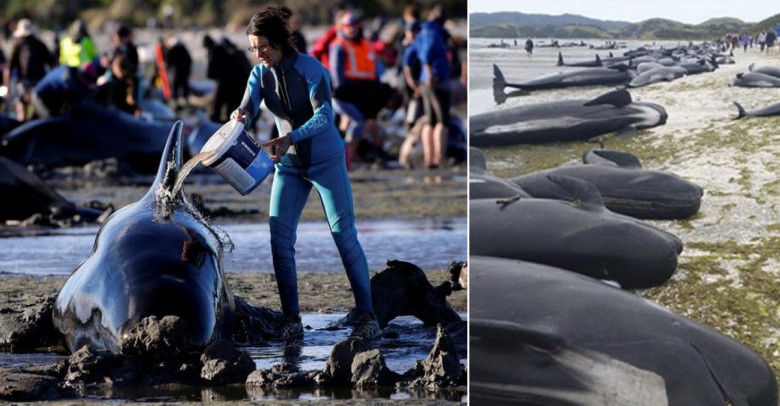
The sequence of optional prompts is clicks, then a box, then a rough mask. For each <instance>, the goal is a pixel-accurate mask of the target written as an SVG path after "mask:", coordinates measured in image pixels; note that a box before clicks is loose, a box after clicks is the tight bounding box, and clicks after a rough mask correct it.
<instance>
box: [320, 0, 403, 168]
mask: <svg viewBox="0 0 780 406" xmlns="http://www.w3.org/2000/svg"><path fill="white" fill-rule="evenodd" d="M380 66H381V65H380V64H379V63H378V61H377V57H376V54H375V51H374V47H373V44H372V43H371V42H370V41H368V39H366V38H365V37H364V36H363V28H362V25H361V24H360V20H359V19H358V17H357V15H355V14H354V13H352V12H347V13H345V14H344V15H343V16H342V17H341V19H340V20H339V30H338V37H337V38H336V40H335V41H334V42H333V43H332V44H331V46H330V74H331V81H332V83H333V89H334V91H333V98H334V109H335V110H336V112H337V113H339V114H340V115H341V116H342V126H340V129H341V130H342V131H345V133H346V140H347V142H348V143H350V142H352V143H355V145H354V146H355V147H356V148H358V147H359V146H360V145H366V146H368V147H369V148H368V149H369V151H367V152H366V153H365V154H360V152H358V154H359V155H365V158H366V160H368V161H374V160H376V159H380V160H381V162H382V163H385V161H386V159H387V157H386V154H385V152H384V150H383V148H382V145H383V143H384V137H383V136H382V134H381V131H380V129H379V125H378V124H377V121H376V117H377V114H378V113H379V111H380V110H382V108H383V107H385V105H386V104H387V102H388V100H389V99H390V97H391V95H392V93H393V90H392V88H391V87H390V86H389V85H387V84H386V83H382V82H380V81H379V77H380V76H381V72H380V71H379V69H380ZM345 117H346V120H345ZM345 124H346V125H345ZM361 138H362V139H363V140H365V141H361V144H358V143H357V141H359V140H360V139H361Z"/></svg>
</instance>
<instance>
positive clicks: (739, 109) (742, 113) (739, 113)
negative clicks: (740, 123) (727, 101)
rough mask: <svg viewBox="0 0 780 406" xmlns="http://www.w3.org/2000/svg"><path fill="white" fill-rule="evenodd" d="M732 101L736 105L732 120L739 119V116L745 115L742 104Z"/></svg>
mask: <svg viewBox="0 0 780 406" xmlns="http://www.w3.org/2000/svg"><path fill="white" fill-rule="evenodd" d="M733 103H734V105H735V106H737V116H736V117H734V120H739V119H740V118H742V117H745V116H746V115H747V112H746V111H745V108H744V107H742V105H741V104H739V103H737V102H733Z"/></svg>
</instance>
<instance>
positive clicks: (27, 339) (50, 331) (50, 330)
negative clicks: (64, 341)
mask: <svg viewBox="0 0 780 406" xmlns="http://www.w3.org/2000/svg"><path fill="white" fill-rule="evenodd" d="M53 308H54V296H50V297H47V298H44V299H41V300H39V301H38V302H36V303H35V304H33V305H32V306H26V307H24V308H11V307H6V308H3V309H0V349H3V350H4V351H11V352H29V351H32V350H35V349H38V348H44V347H54V346H58V345H60V338H61V335H60V333H59V332H58V331H57V330H56V329H55V328H54V325H53V324H52V322H51V317H52V316H51V312H52V309H53Z"/></svg>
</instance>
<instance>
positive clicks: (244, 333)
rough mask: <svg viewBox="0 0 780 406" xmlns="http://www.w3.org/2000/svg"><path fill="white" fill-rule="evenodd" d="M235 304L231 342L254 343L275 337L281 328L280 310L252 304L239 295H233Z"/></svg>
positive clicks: (281, 316)
mask: <svg viewBox="0 0 780 406" xmlns="http://www.w3.org/2000/svg"><path fill="white" fill-rule="evenodd" d="M233 299H234V302H235V304H236V327H235V329H234V330H233V342H234V343H236V344H239V345H254V344H258V343H262V342H264V341H267V340H274V339H277V338H278V337H279V335H280V330H281V328H282V322H283V315H282V312H279V311H275V310H271V309H269V308H267V307H258V306H252V305H250V304H249V303H247V301H246V300H244V299H243V298H241V297H238V296H233Z"/></svg>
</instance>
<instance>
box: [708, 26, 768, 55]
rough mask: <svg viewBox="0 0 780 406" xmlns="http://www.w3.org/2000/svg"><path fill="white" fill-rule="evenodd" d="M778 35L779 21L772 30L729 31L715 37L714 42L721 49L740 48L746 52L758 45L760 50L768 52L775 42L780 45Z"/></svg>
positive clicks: (731, 49)
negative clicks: (751, 32) (750, 32)
mask: <svg viewBox="0 0 780 406" xmlns="http://www.w3.org/2000/svg"><path fill="white" fill-rule="evenodd" d="M779 37H780V23H778V24H777V25H776V26H775V29H774V30H771V29H770V30H764V31H761V32H759V33H755V34H748V33H747V32H743V33H741V34H740V33H729V34H726V35H725V36H723V37H720V38H717V39H716V40H715V44H716V45H717V46H718V48H720V49H722V50H723V51H731V52H733V51H735V50H737V49H739V48H742V51H743V52H746V51H747V49H748V48H753V47H754V46H758V47H759V49H760V51H761V52H769V50H770V49H772V48H774V46H775V44H778V46H780V43H778V41H777V39H778V38H779Z"/></svg>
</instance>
